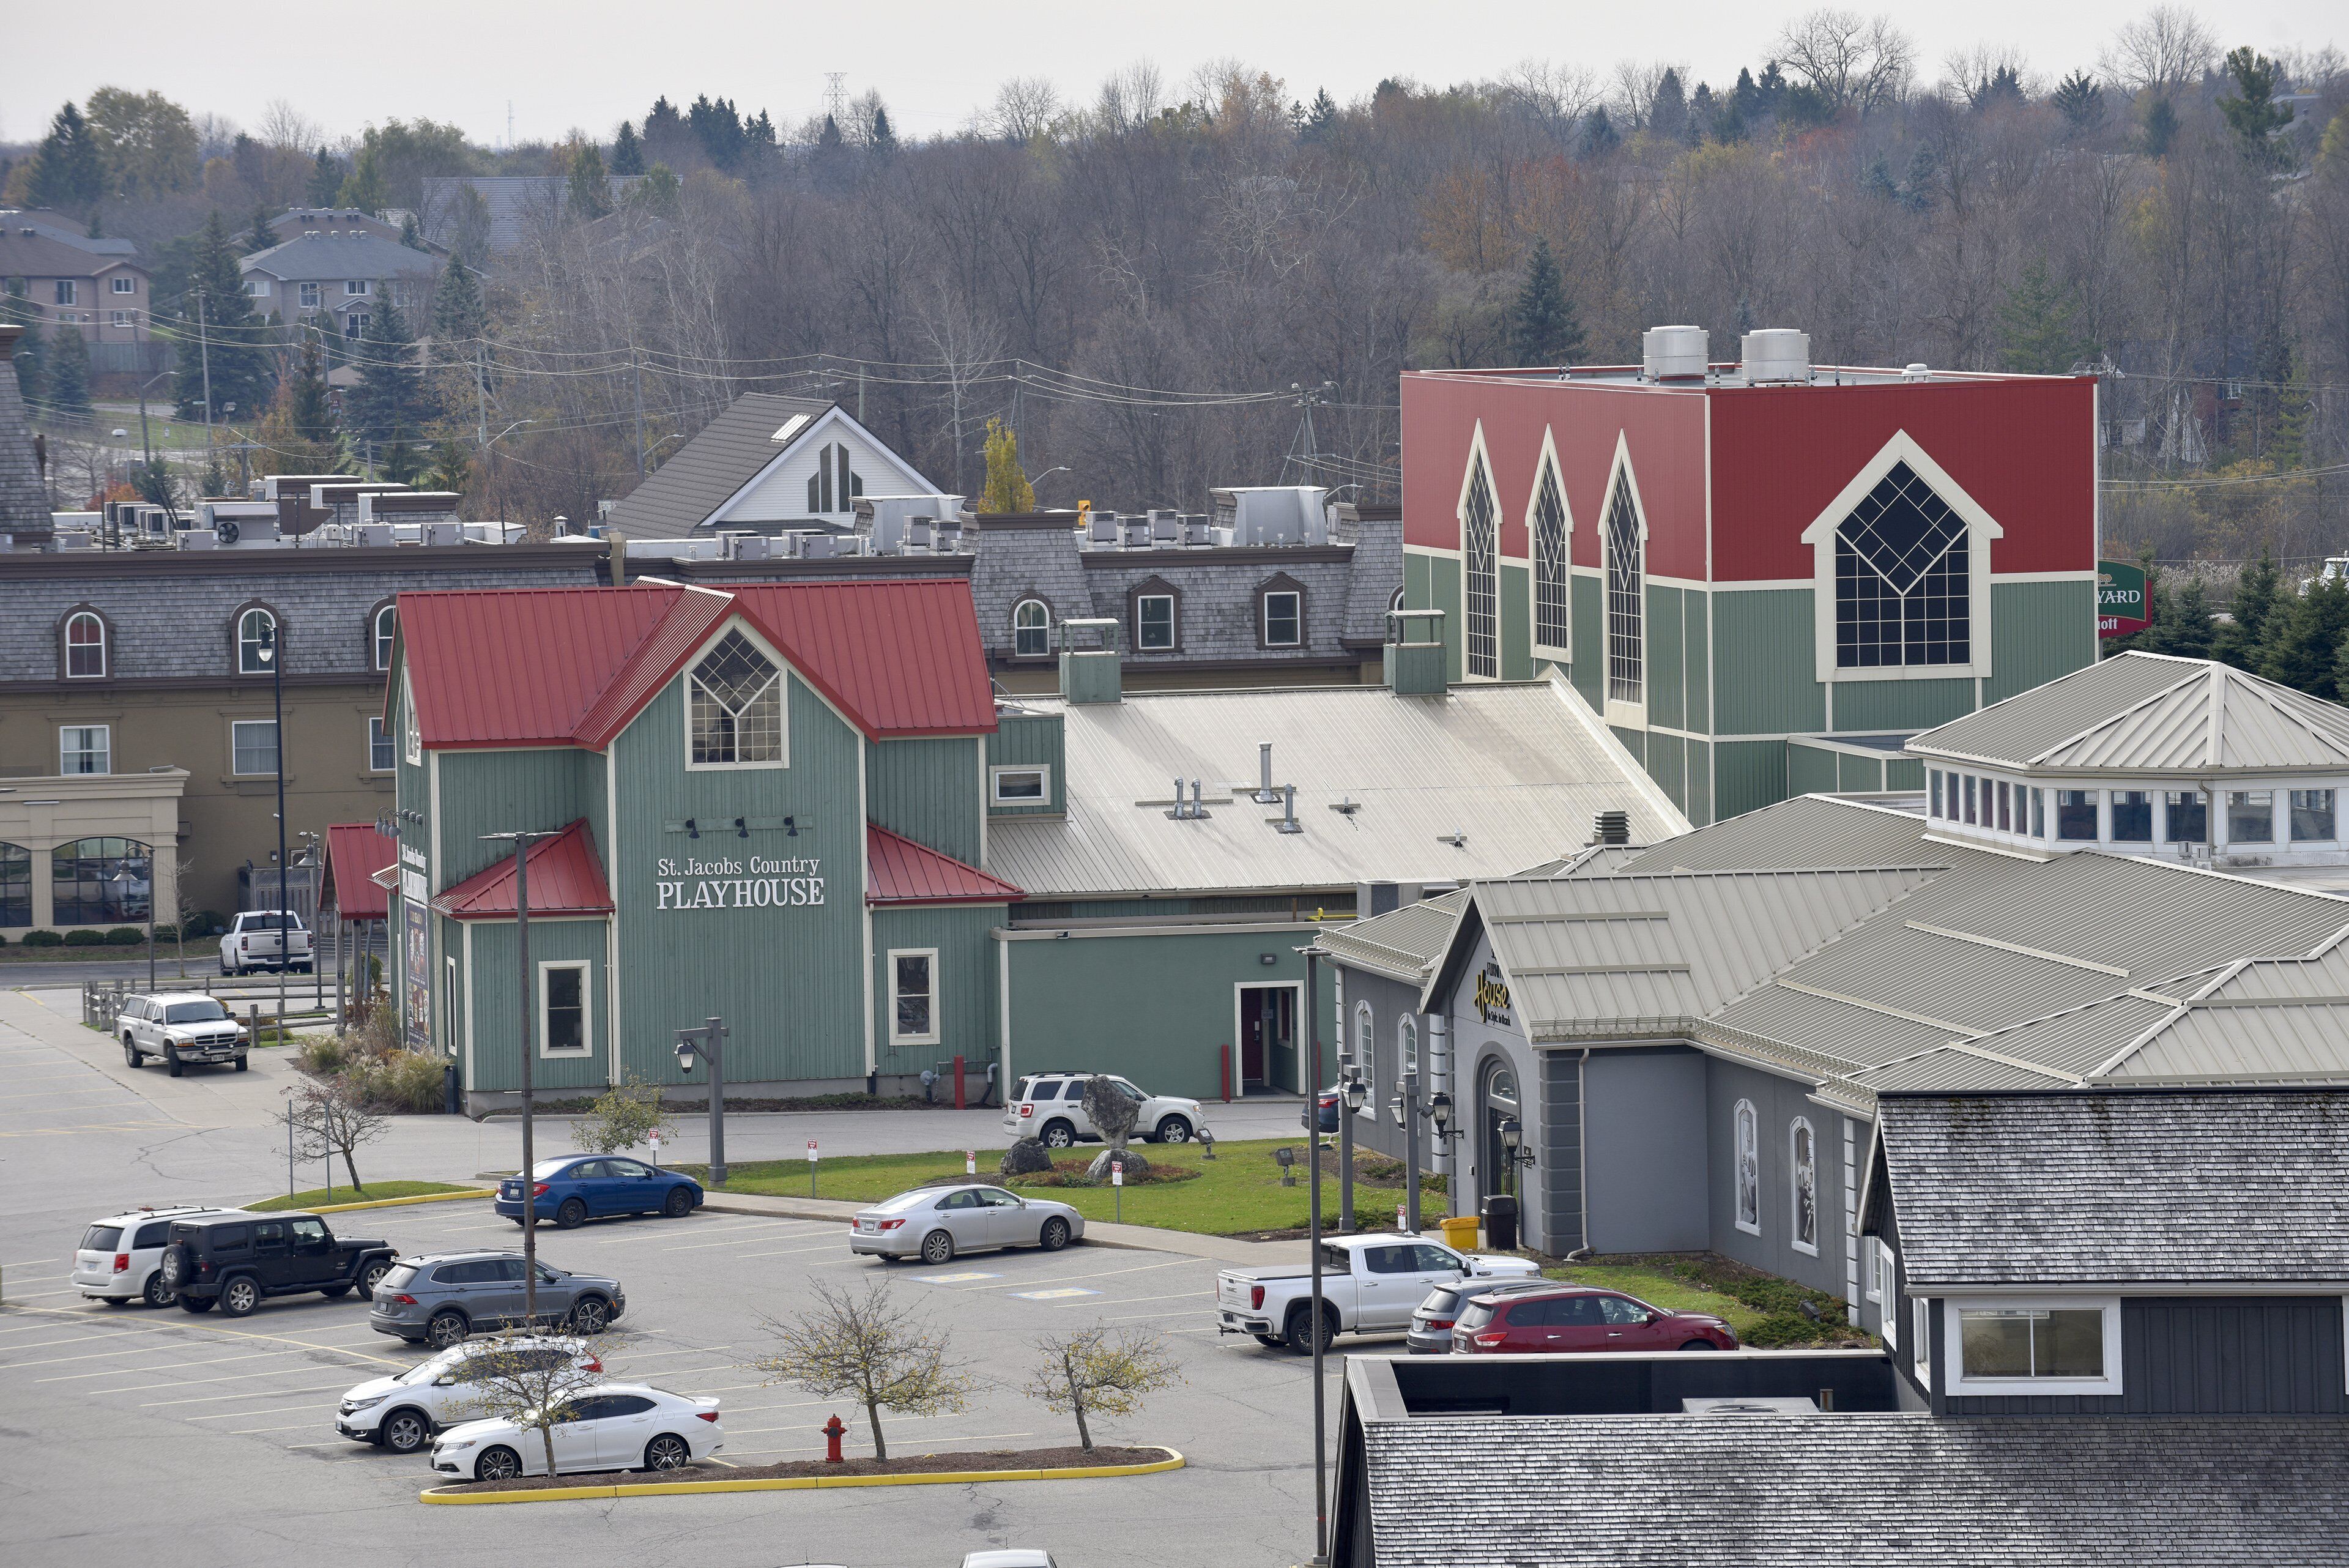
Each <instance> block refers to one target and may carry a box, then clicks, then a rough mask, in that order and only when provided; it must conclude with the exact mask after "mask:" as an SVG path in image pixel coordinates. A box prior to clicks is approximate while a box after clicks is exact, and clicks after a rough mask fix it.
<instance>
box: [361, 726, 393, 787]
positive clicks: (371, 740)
mask: <svg viewBox="0 0 2349 1568" xmlns="http://www.w3.org/2000/svg"><path fill="white" fill-rule="evenodd" d="M392 761H393V758H392V754H391V732H390V731H388V730H387V729H385V728H384V727H383V716H382V715H381V714H379V713H370V714H368V715H367V767H368V768H369V769H370V770H372V771H373V772H376V773H379V774H388V773H389V772H390V771H391V764H392Z"/></svg>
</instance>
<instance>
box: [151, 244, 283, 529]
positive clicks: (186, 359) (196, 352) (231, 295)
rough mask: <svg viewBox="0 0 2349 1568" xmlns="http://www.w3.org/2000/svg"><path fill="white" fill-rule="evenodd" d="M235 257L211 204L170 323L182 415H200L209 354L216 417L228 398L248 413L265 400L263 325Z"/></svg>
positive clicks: (266, 363)
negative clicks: (205, 367)
mask: <svg viewBox="0 0 2349 1568" xmlns="http://www.w3.org/2000/svg"><path fill="white" fill-rule="evenodd" d="M237 260H238V257H237V249H236V246H235V245H234V244H233V243H231V241H230V239H229V234H228V225H227V224H226V223H223V222H222V219H221V213H220V209H219V208H217V207H215V208H213V209H212V215H211V216H210V217H208V218H206V219H205V220H204V226H203V228H202V231H201V232H199V234H197V235H196V243H195V245H194V250H193V254H192V255H191V258H190V265H189V268H188V275H187V284H186V287H185V288H184V290H183V291H182V292H181V295H180V296H179V302H178V313H177V314H178V319H177V320H176V321H174V322H172V323H171V337H172V340H173V341H174V342H175V343H176V344H177V345H178V355H177V358H178V361H179V368H178V369H177V370H176V371H174V372H173V376H172V382H171V390H172V394H173V396H174V397H175V398H177V399H178V400H179V404H180V417H181V419H189V420H201V419H202V418H203V417H204V361H205V360H206V358H210V360H211V362H212V417H213V418H214V419H218V418H219V417H220V416H221V414H222V410H225V408H226V407H227V405H228V404H230V403H234V404H235V405H236V406H237V407H238V408H239V409H241V410H244V411H245V412H246V413H247V414H248V415H250V414H251V413H252V412H253V411H254V410H257V409H260V408H261V407H263V406H264V404H266V403H267V402H268V400H269V396H270V392H271V390H272V386H271V383H272V380H273V377H272V375H271V364H270V360H271V355H270V350H269V347H268V344H267V342H266V340H265V333H266V329H265V328H264V327H263V326H262V324H261V322H260V320H259V319H258V318H256V317H254V314H253V304H252V301H250V300H249V299H247V298H246V297H245V293H244V279H243V277H242V276H240V275H238V272H237V265H236V264H237ZM208 493H209V492H208Z"/></svg>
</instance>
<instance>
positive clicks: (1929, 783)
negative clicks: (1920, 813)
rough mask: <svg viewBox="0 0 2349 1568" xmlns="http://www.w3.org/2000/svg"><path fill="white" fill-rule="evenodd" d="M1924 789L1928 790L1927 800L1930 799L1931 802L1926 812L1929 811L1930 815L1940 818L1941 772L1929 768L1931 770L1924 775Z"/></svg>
mask: <svg viewBox="0 0 2349 1568" xmlns="http://www.w3.org/2000/svg"><path fill="white" fill-rule="evenodd" d="M1926 787H1927V790H1928V792H1929V799H1930V802H1931V805H1930V806H1929V807H1928V810H1930V812H1931V814H1932V815H1935V816H1940V815H1942V811H1941V770H1940V769H1939V768H1931V769H1929V770H1927V774H1926Z"/></svg>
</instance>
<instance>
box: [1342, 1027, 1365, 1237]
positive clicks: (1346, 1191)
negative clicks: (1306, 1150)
mask: <svg viewBox="0 0 2349 1568" xmlns="http://www.w3.org/2000/svg"><path fill="white" fill-rule="evenodd" d="M1341 1073H1342V1076H1341V1077H1340V1080H1339V1084H1338V1103H1339V1105H1340V1107H1341V1108H1342V1112H1343V1114H1342V1115H1340V1116H1339V1118H1338V1127H1339V1130H1340V1132H1342V1133H1343V1134H1344V1135H1345V1136H1344V1137H1343V1138H1342V1139H1341V1140H1340V1143H1341V1147H1340V1150H1339V1154H1338V1228H1339V1229H1340V1230H1341V1231H1351V1230H1352V1229H1353V1228H1354V1117H1355V1116H1358V1115H1360V1114H1361V1109H1362V1107H1363V1106H1365V1105H1367V1104H1369V1103H1370V1098H1371V1086H1370V1085H1368V1084H1365V1083H1364V1082H1362V1069H1361V1066H1360V1064H1356V1063H1352V1062H1349V1063H1348V1064H1346V1065H1345V1067H1344V1068H1343V1069H1341Z"/></svg>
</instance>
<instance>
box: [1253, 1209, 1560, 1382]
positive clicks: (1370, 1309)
mask: <svg viewBox="0 0 2349 1568" xmlns="http://www.w3.org/2000/svg"><path fill="white" fill-rule="evenodd" d="M1538 1272H1540V1271H1539V1270H1538V1269H1537V1268H1536V1267H1535V1265H1534V1264H1533V1263H1532V1262H1529V1261H1527V1260H1526V1259H1524V1258H1513V1257H1509V1256H1506V1254H1494V1253H1488V1252H1475V1253H1466V1252H1455V1251H1453V1250H1452V1249H1451V1248H1449V1247H1446V1246H1444V1245H1443V1244H1442V1243H1441V1242H1437V1241H1425V1240H1423V1239H1422V1238H1420V1237H1417V1236H1402V1235H1394V1234H1386V1235H1369V1236H1334V1237H1330V1238H1328V1239H1326V1240H1324V1241H1322V1243H1321V1303H1322V1321H1321V1333H1322V1341H1321V1343H1322V1344H1323V1345H1328V1344H1329V1343H1330V1340H1331V1339H1334V1338H1336V1337H1337V1336H1338V1335H1339V1334H1400V1333H1402V1332H1403V1331H1404V1330H1406V1329H1408V1328H1409V1327H1410V1326H1411V1314H1412V1309H1413V1308H1414V1307H1416V1306H1418V1305H1419V1303H1421V1302H1422V1301H1423V1300H1424V1299H1425V1298H1426V1295H1427V1293H1428V1292H1430V1291H1432V1290H1433V1289H1434V1288H1435V1287H1436V1286H1438V1285H1445V1284H1450V1283H1452V1282H1454V1281H1455V1280H1464V1279H1467V1278H1469V1277H1471V1276H1475V1277H1476V1278H1479V1279H1522V1278H1524V1277H1525V1276H1526V1275H1528V1274H1534V1273H1538ZM1312 1296H1313V1272H1312V1265H1311V1264H1310V1263H1305V1264H1280V1265H1271V1266H1267V1267H1263V1268H1248V1269H1226V1270H1224V1271H1223V1272H1220V1273H1218V1274H1217V1275H1216V1332H1217V1333H1219V1334H1254V1335H1256V1337H1257V1344H1259V1345H1274V1346H1282V1345H1285V1346H1287V1347H1288V1349H1290V1350H1293V1351H1296V1352H1298V1353H1299V1354H1300V1355H1302V1354H1304V1353H1306V1352H1309V1351H1310V1350H1311V1349H1312V1348H1313V1341H1312V1335H1311V1333H1310V1324H1311V1323H1312V1317H1313V1307H1312Z"/></svg>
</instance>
